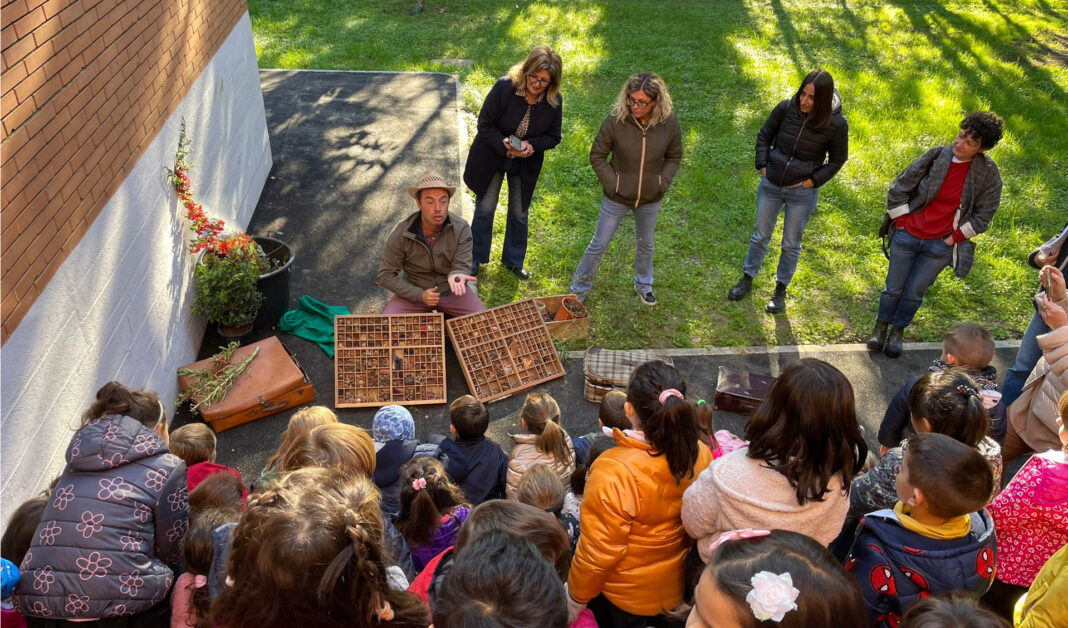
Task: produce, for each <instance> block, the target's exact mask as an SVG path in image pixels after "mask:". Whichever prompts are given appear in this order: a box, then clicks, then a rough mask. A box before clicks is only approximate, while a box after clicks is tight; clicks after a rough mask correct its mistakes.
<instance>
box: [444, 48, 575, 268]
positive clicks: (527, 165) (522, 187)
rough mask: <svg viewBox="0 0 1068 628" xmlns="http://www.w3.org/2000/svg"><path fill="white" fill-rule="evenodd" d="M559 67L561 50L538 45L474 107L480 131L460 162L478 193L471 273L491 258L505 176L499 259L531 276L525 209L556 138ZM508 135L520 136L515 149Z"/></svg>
mask: <svg viewBox="0 0 1068 628" xmlns="http://www.w3.org/2000/svg"><path fill="white" fill-rule="evenodd" d="M560 71H561V63H560V55H558V54H556V53H555V52H553V49H552V48H550V47H548V46H538V47H536V48H534V50H531V51H530V54H529V55H527V58H526V60H525V61H523V62H522V63H517V64H516V65H514V66H512V69H510V70H509V71H508V75H507V76H504V77H502V78H501V79H500V80H498V81H497V83H496V84H494V86H493V89H491V90H490V93H489V95H487V96H486V101H485V102H484V103H483V104H482V110H481V111H479V112H478V134H476V135H475V140H474V142H472V143H471V151H470V152H469V153H468V154H467V165H466V166H465V167H464V183H465V184H467V187H469V188H470V189H471V191H473V192H474V193H475V196H476V200H475V217H474V220H472V221H471V234H472V236H473V238H474V243H473V244H474V247H473V254H474V255H473V256H474V264H473V265H472V268H471V274H472V275H475V276H477V275H478V267H479V265H480V264H485V263H487V262H489V253H490V242H491V240H492V238H493V215H494V213H495V212H496V210H497V199H498V197H499V195H500V192H501V183H502V182H503V181H504V179H505V177H506V176H507V178H508V221H507V223H505V230H504V247H503V251H502V253H501V261H502V262H504V265H505V266H506V267H507V268H508V269H509V270H511V271H512V272H513V273H515V275H516V276H517V277H519V278H520V279H529V278H530V274H529V273H528V272H527V271H526V269H525V268H523V260H524V259H525V258H526V255H527V210H528V209H529V208H530V200H531V198H533V196H534V186H535V185H537V183H538V174H539V173H541V164H542V161H543V158H544V156H545V151H547V150H549V149H551V148H553V147H555V146H556V145H557V144H559V143H560V120H561V109H560V104H561V99H560ZM511 137H514V138H516V139H517V140H518V148H516V147H515V146H513V144H512V143H511V142H510V141H509V140H510V138H511Z"/></svg>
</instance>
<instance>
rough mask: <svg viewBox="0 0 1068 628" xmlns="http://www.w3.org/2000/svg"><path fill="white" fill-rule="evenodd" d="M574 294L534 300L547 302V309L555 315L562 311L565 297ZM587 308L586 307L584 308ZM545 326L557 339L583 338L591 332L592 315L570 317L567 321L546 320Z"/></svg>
mask: <svg viewBox="0 0 1068 628" xmlns="http://www.w3.org/2000/svg"><path fill="white" fill-rule="evenodd" d="M573 296H575V295H573V294H558V295H554V296H550V297H536V298H535V299H534V300H535V301H538V302H541V303H543V304H545V309H546V310H547V311H548V312H549V314H550V315H552V316H553V317H555V316H556V313H557V312H558V311H560V302H561V301H563V300H564V297H573ZM583 309H584V310H585V308H583ZM545 327H546V328H547V329H548V330H549V335H550V336H552V337H553V338H556V339H557V340H582V339H583V338H585V337H586V336H588V335H589V333H590V315H589V312H587V313H586V315H585V316H583V317H582V318H569V319H568V320H566V321H557V320H552V321H546V322H545Z"/></svg>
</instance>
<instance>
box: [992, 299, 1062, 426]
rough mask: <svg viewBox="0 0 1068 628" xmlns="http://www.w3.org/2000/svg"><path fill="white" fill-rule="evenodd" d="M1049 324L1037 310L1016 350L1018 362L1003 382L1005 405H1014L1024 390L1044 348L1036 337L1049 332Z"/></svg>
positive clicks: (1003, 400) (1002, 397) (1003, 401)
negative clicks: (1041, 347) (1039, 344)
mask: <svg viewBox="0 0 1068 628" xmlns="http://www.w3.org/2000/svg"><path fill="white" fill-rule="evenodd" d="M1049 331H1050V329H1049V325H1047V324H1046V321H1044V320H1042V317H1041V316H1039V315H1038V312H1035V313H1034V314H1033V315H1032V316H1031V323H1030V324H1029V325H1028V326H1027V331H1025V332H1024V335H1023V339H1021V340H1020V348H1019V349H1017V351H1016V362H1014V363H1013V365H1012V366H1011V367H1010V368H1009V370H1008V371H1006V372H1005V381H1004V382H1003V383H1002V384H1001V402H1002V403H1004V404H1005V407H1006V408H1007V407H1009V406H1011V405H1012V402H1013V401H1016V399H1017V398H1018V397H1019V396H1020V393H1021V392H1023V385H1024V383H1025V382H1026V381H1027V377H1028V376H1029V375H1031V371H1033V370H1034V369H1035V365H1036V364H1038V359H1039V358H1041V357H1042V349H1040V348H1039V347H1038V341H1037V340H1036V338H1037V337H1038V336H1039V335H1040V334H1048V333H1049Z"/></svg>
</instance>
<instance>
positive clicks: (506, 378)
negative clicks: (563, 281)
mask: <svg viewBox="0 0 1068 628" xmlns="http://www.w3.org/2000/svg"><path fill="white" fill-rule="evenodd" d="M446 328H447V329H448V331H449V339H450V340H451V341H452V346H453V348H454V349H455V350H456V356H457V357H458V358H459V360H460V367H461V368H463V371H464V378H465V379H466V380H467V386H468V388H469V389H470V390H471V394H472V395H474V396H475V398H477V399H478V400H479V401H482V402H486V401H492V400H494V399H502V398H504V397H507V396H509V395H513V394H515V393H517V392H521V391H524V390H528V389H530V388H533V387H534V386H537V385H538V384H541V383H542V382H547V381H549V380H551V379H556V378H557V377H563V376H564V375H565V372H564V366H563V364H561V363H560V356H559V354H557V352H556V345H554V344H553V339H552V337H551V336H550V335H549V330H548V329H547V328H546V326H545V321H544V320H542V318H541V315H540V314H539V313H538V308H537V307H536V306H535V305H534V300H533V299H525V300H523V301H519V302H517V303H509V304H508V305H501V306H499V307H495V308H493V309H489V310H486V311H484V312H478V313H475V314H468V315H467V316H461V317H458V318H454V319H451V320H449V321H447V322H446Z"/></svg>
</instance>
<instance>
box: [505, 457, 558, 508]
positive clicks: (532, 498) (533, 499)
mask: <svg viewBox="0 0 1068 628" xmlns="http://www.w3.org/2000/svg"><path fill="white" fill-rule="evenodd" d="M515 498H516V501H518V502H519V503H521V504H530V505H531V506H534V507H535V508H540V509H542V510H544V511H545V512H547V513H549V514H552V515H554V516H557V517H559V516H560V511H561V510H563V509H564V483H563V482H561V481H560V476H559V475H557V474H556V471H553V468H552V467H550V466H549V465H547V464H544V463H541V464H535V465H531V467H530V468H529V469H527V470H526V473H524V474H523V477H522V478H520V480H519V488H518V489H517V490H516V494H515Z"/></svg>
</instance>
